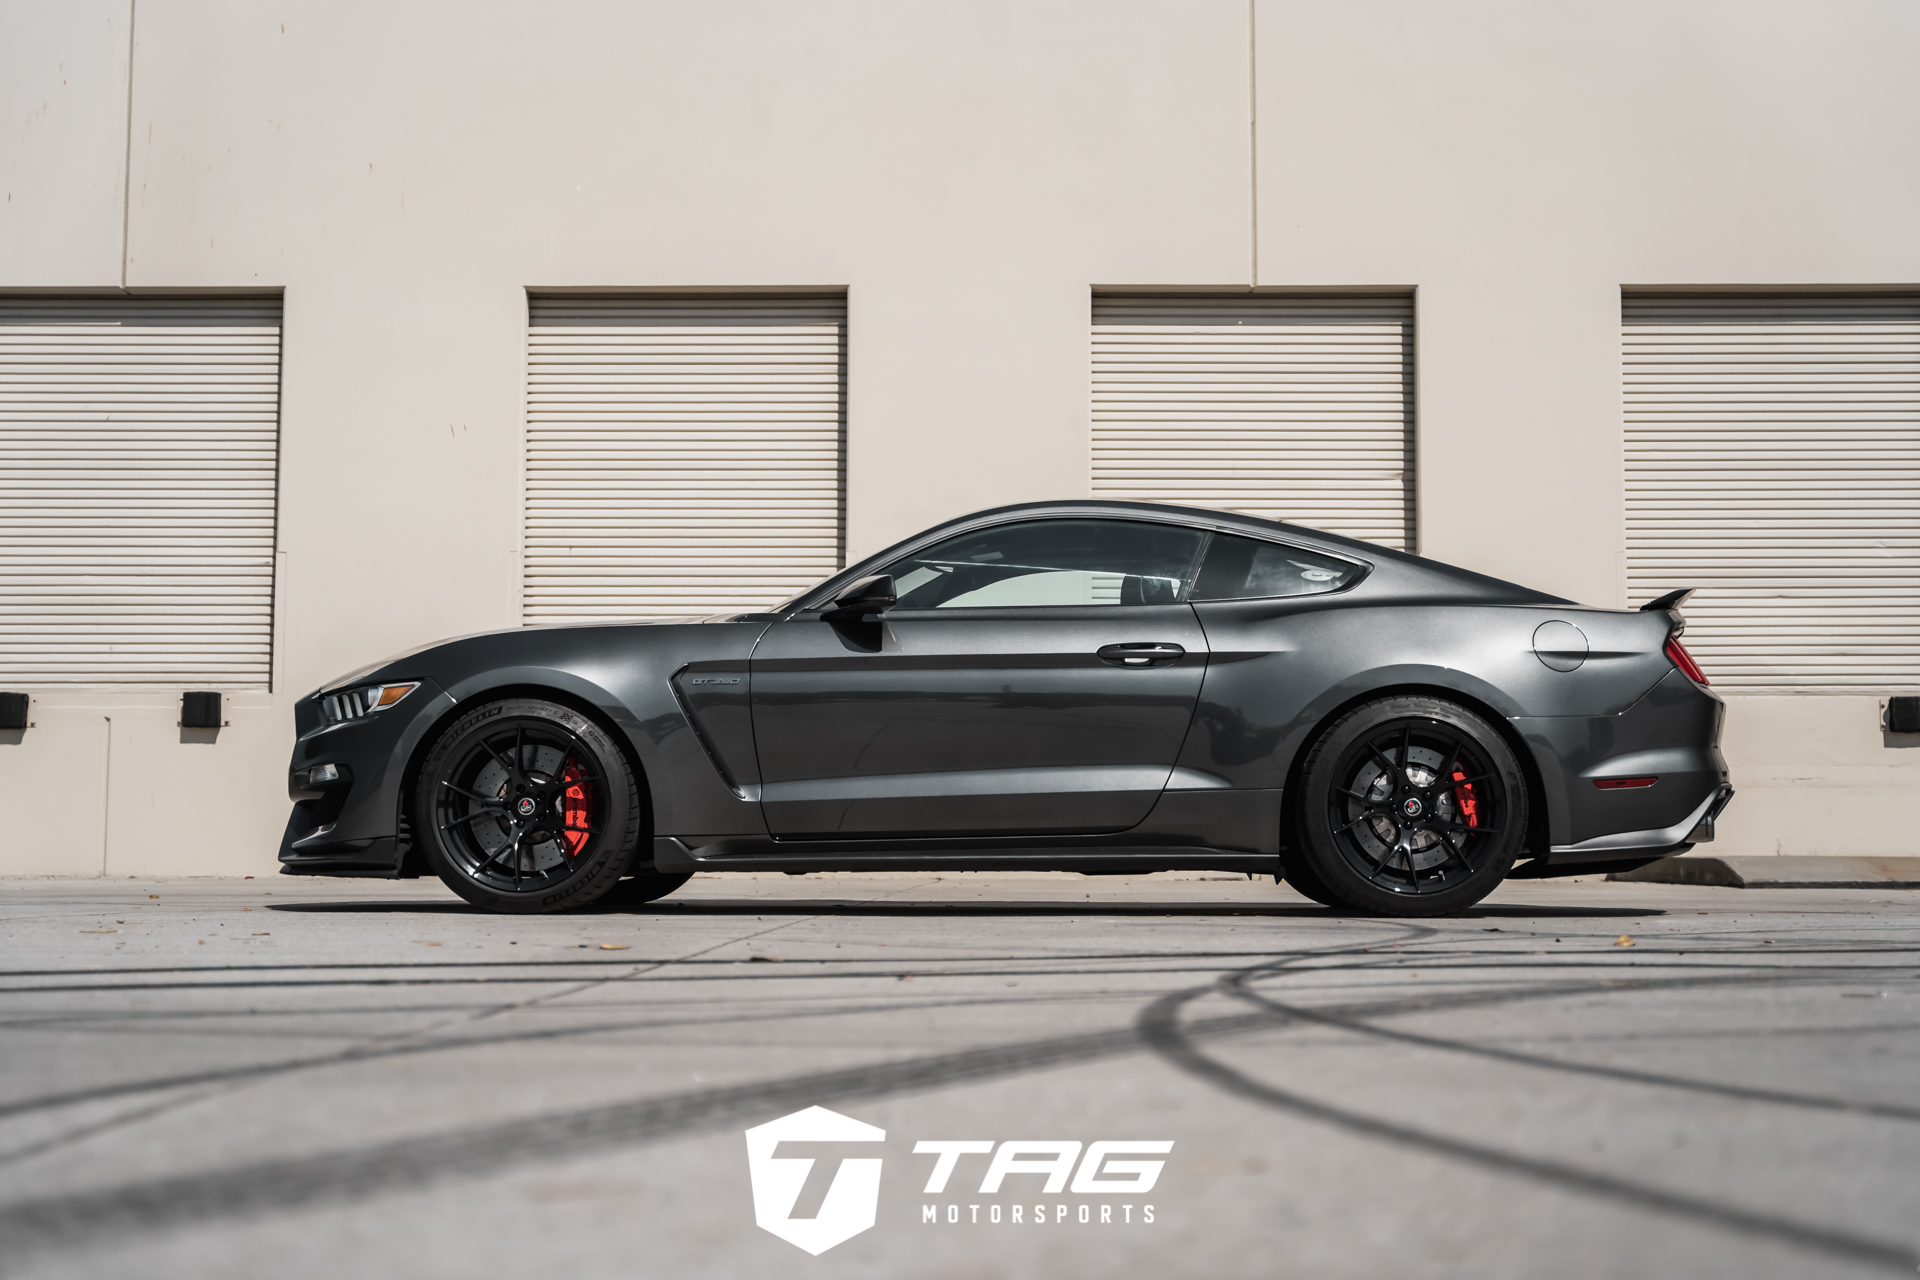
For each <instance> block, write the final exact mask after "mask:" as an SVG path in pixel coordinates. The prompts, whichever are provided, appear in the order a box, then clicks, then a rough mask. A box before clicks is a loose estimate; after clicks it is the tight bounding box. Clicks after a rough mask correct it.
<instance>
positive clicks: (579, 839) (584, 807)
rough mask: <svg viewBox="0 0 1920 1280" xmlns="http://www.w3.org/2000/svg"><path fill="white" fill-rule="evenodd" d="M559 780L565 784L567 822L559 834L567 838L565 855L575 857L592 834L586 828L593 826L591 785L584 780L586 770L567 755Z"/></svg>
mask: <svg viewBox="0 0 1920 1280" xmlns="http://www.w3.org/2000/svg"><path fill="white" fill-rule="evenodd" d="M560 781H562V782H564V783H566V784H567V791H566V796H567V823H566V827H565V828H564V829H563V830H562V831H561V833H560V834H561V835H563V836H565V837H566V840H567V856H568V857H569V858H577V857H579V856H580V851H581V850H582V849H585V848H586V847H587V837H588V836H589V835H591V834H592V833H591V832H590V831H589V830H588V828H590V827H592V826H593V786H592V784H591V783H589V782H587V781H586V770H584V769H582V768H581V767H580V762H579V761H578V760H575V759H574V758H573V757H572V756H568V757H567V767H566V771H565V772H563V773H562V774H561V775H560Z"/></svg>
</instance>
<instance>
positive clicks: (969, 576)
mask: <svg viewBox="0 0 1920 1280" xmlns="http://www.w3.org/2000/svg"><path fill="white" fill-rule="evenodd" d="M1205 541H1206V535H1205V534H1204V533H1201V532H1200V531H1199V530H1197V529H1183V528H1180V527H1179V526H1178V525H1166V524H1150V523H1148V522H1146V521H1136V520H1031V521H1028V522H1026V523H1024V524H1007V525H1001V526H999V527H998V528H994V529H984V530H981V531H980V532H978V533H969V534H964V535H962V536H961V537H958V538H953V539H950V540H948V541H946V542H942V543H940V544H939V545H937V546H933V547H929V548H927V549H926V550H925V551H921V552H918V553H916V554H914V555H911V556H908V557H907V558H906V559H904V560H898V561H895V562H894V563H893V564H891V565H889V566H888V567H887V570H886V571H887V572H888V573H891V574H892V575H893V577H894V586H895V589H896V590H897V591H898V592H899V596H900V603H899V604H898V605H897V606H896V607H897V608H901V609H1004V608H1015V607H1023V606H1024V607H1030V608H1031V607H1040V606H1049V605H1124V604H1177V603H1179V601H1180V600H1181V598H1182V596H1183V595H1184V593H1185V592H1186V589H1187V585H1188V584H1189V583H1190V582H1191V581H1192V580H1193V572H1194V564H1195V561H1197V560H1198V559H1199V558H1200V547H1201V544H1202V543H1203V542H1205Z"/></svg>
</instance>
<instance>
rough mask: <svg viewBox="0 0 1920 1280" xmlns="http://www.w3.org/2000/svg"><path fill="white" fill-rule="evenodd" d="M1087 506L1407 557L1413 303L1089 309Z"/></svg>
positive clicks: (1393, 299)
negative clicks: (1172, 515)
mask: <svg viewBox="0 0 1920 1280" xmlns="http://www.w3.org/2000/svg"><path fill="white" fill-rule="evenodd" d="M1093 493H1094V496H1095V497H1098V498H1123V499H1131V500H1135V501H1144V502H1172V503H1181V504H1184V505H1187V506H1195V507H1214V508H1219V509H1224V510H1229V511H1239V512H1245V513H1247V514H1249V515H1258V516H1263V517H1266V518H1269V519H1275V520H1286V521H1289V522H1291V523H1294V524H1302V525H1307V526H1309V527H1312V528H1315V529H1323V530H1325V531H1327V532H1328V533H1339V534H1345V535H1347V536H1348V537H1352V538H1365V539H1367V540H1368V541H1370V542H1377V543H1380V544H1381V545H1383V546H1388V547H1394V548H1397V549H1399V550H1412V549H1413V539H1414V532H1413V529H1414V524H1413V514H1414V513H1413V300H1412V299H1411V298H1410V297H1405V296H1387V295H1356V296H1347V297H1329V296H1324V295H1311V296H1307V295H1301V296H1292V297H1248V296H1242V297H1217V298H1213V297H1205V298H1203V297H1172V296H1141V297H1118V296H1108V297H1096V298H1095V299H1094V301H1093Z"/></svg>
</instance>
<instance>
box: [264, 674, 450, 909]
mask: <svg viewBox="0 0 1920 1280" xmlns="http://www.w3.org/2000/svg"><path fill="white" fill-rule="evenodd" d="M452 709H453V700H452V699H451V698H449V697H448V696H447V695H446V694H445V693H444V692H443V691H442V690H441V689H440V687H439V686H438V685H436V684H434V683H433V682H432V681H422V682H421V685H420V688H418V689H416V690H415V691H414V692H413V693H412V694H411V695H409V696H408V697H407V698H406V699H405V700H404V701H403V702H401V703H400V704H399V705H397V706H394V707H392V708H389V709H388V710H385V711H378V712H374V713H373V714H371V715H367V716H363V717H361V718H359V719H356V720H346V721H342V722H340V723H338V724H328V723H327V722H326V721H325V719H324V717H323V716H322V715H321V712H320V698H319V695H318V694H312V695H309V696H307V697H305V698H302V699H300V701H299V702H298V703H296V704H295V707H294V731H295V734H296V738H295V741H294V745H293V758H292V760H291V761H290V762H289V764H288V773H287V777H288V784H287V794H288V797H289V798H290V799H291V800H292V801H293V802H294V803H293V812H292V813H291V814H289V815H288V817H287V829H286V833H285V834H284V835H283V836H282V837H281V840H280V871H281V873H282V874H283V875H348V876H400V875H405V874H409V873H408V872H407V871H406V869H405V866H406V854H407V848H406V845H407V840H406V838H405V834H406V830H405V829H406V823H405V815H404V813H403V812H402V809H403V806H404V804H405V797H404V795H403V794H402V791H403V788H404V782H405V778H406V769H407V762H408V761H409V760H410V759H411V758H412V755H413V752H414V750H415V748H416V747H417V746H418V745H419V743H420V741H421V739H422V738H423V737H424V736H425V735H426V734H427V732H428V731H429V730H430V729H431V728H432V727H433V726H434V725H435V724H437V723H438V722H439V721H440V719H441V718H442V717H443V716H444V715H445V714H446V713H447V712H448V711H450V710H452ZM323 764H333V765H337V766H339V767H340V774H341V776H340V778H339V779H338V780H336V781H330V782H324V783H311V784H310V783H307V782H306V781H305V780H304V778H303V775H305V774H306V773H307V771H308V770H310V769H312V768H313V767H314V766H316V765H323Z"/></svg>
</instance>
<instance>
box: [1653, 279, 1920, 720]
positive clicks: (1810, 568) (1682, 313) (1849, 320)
mask: <svg viewBox="0 0 1920 1280" xmlns="http://www.w3.org/2000/svg"><path fill="white" fill-rule="evenodd" d="M1624 321H1625V323H1624V336H1623V340H1622V357H1623V362H1624V380H1625V391H1626V473H1627V548H1628V550H1627V575H1628V576H1627V582H1628V594H1629V598H1630V599H1631V601H1632V602H1633V603H1635V604H1639V603H1641V602H1643V601H1646V600H1649V599H1651V598H1653V597H1654V596H1656V595H1658V594H1660V593H1661V592H1664V591H1667V590H1670V589H1672V588H1675V587H1698V588H1699V589H1700V590H1699V593H1698V594H1697V595H1695V596H1694V597H1693V598H1692V600H1691V601H1689V603H1688V604H1687V606H1686V613H1687V620H1688V627H1687V645H1688V647H1689V648H1690V649H1692V650H1693V651H1694V652H1695V655H1696V656H1697V657H1698V658H1699V659H1700V662H1701V665H1702V667H1703V668H1704V669H1705V670H1706V673H1707V675H1708V676H1709V677H1710V678H1711V679H1712V680H1713V682H1714V684H1715V686H1716V687H1721V688H1727V689H1738V690H1752V691H1772V692H1812V693H1861V694H1870V693H1885V692H1897V691H1903V690H1906V691H1911V690H1913V689H1914V688H1915V686H1916V685H1920V299H1916V298H1914V297H1910V296H1871V295H1865V296H1863V295H1853V296H1832V297H1826V296H1806V295H1800V296H1784V297H1782V296H1771V297H1756V296H1746V297H1718V298H1709V297H1691V298H1687V297H1633V296H1629V297H1628V298H1627V299H1626V300H1625V302H1624Z"/></svg>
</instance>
